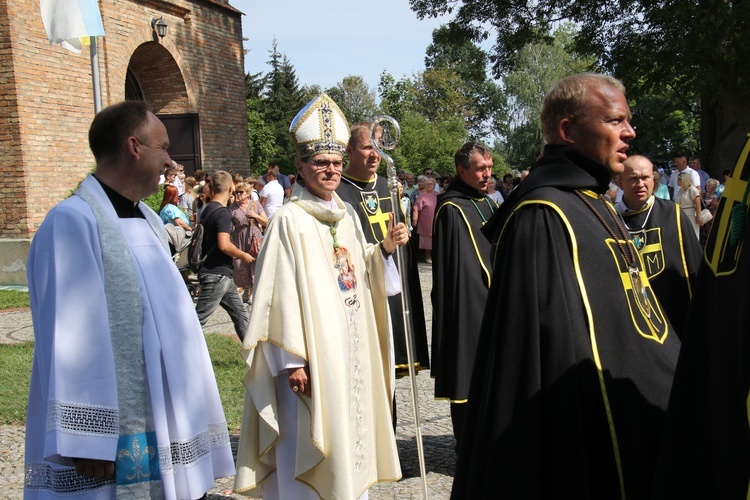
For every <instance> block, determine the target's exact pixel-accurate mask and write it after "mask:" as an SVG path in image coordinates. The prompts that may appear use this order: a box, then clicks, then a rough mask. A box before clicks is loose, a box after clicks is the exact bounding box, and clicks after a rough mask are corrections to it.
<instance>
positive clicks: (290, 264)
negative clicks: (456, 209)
mask: <svg viewBox="0 0 750 500" xmlns="http://www.w3.org/2000/svg"><path fill="white" fill-rule="evenodd" d="M295 194H297V195H298V197H297V198H293V199H292V201H291V202H290V203H288V204H286V205H284V206H283V207H282V208H281V209H280V210H279V211H278V212H277V213H276V215H275V216H274V218H273V220H272V221H271V223H270V225H269V227H268V229H267V232H266V237H265V238H264V243H263V249H262V250H261V253H260V255H259V257H258V263H257V267H256V273H257V274H256V286H255V293H254V296H253V311H252V314H251V317H250V328H249V329H248V333H247V335H246V336H245V340H244V344H243V351H242V354H243V356H244V357H245V359H246V361H247V365H248V368H247V371H246V373H245V380H244V383H245V388H246V392H245V409H244V413H243V423H242V434H241V436H240V444H239V449H238V454H237V476H236V478H235V490H236V491H238V492H240V493H243V494H247V495H252V496H260V495H261V494H262V495H263V497H264V498H267V497H268V496H278V497H280V498H284V499H286V498H290V494H289V493H287V492H288V491H289V490H288V487H289V486H292V490H294V491H293V493H292V495H294V497H295V498H297V495H298V494H300V493H301V496H308V497H312V498H317V497H318V496H319V497H321V498H342V499H356V498H359V497H360V496H361V495H363V494H364V493H365V492H366V491H367V489H368V488H369V487H370V486H372V485H373V484H375V483H378V482H384V481H397V480H398V479H400V477H401V469H400V466H399V462H398V454H397V450H396V442H395V436H394V434H393V428H392V420H391V401H392V390H393V386H392V378H391V374H392V373H393V362H392V358H391V357H390V333H389V330H388V328H389V324H390V321H389V318H388V313H387V303H386V287H385V282H384V272H383V258H382V254H381V250H380V247H379V246H378V245H369V244H368V243H367V242H366V241H365V237H364V234H363V233H362V229H361V227H360V225H359V224H360V223H359V219H358V217H357V215H356V213H355V212H354V209H353V208H352V207H351V206H349V205H347V204H345V203H344V202H342V201H341V199H340V198H339V197H338V196H337V195H336V194H335V193H334V194H333V197H334V201H335V205H336V207H337V208H336V209H333V210H331V209H329V208H328V207H326V206H325V205H324V204H323V203H321V202H320V200H318V199H317V198H315V197H314V196H313V195H311V194H310V193H309V192H307V191H306V190H304V189H301V190H297V191H296V192H295ZM333 233H335V242H337V243H338V245H339V247H338V248H339V253H338V254H336V253H335V251H334V234H333ZM342 249H345V250H342ZM271 345H273V348H272V349H268V347H269V346H271ZM274 351H276V352H281V351H283V352H284V354H285V356H278V357H279V358H285V359H286V360H289V359H293V358H294V357H295V356H296V357H298V358H299V359H301V360H302V361H303V364H306V365H307V366H308V367H309V371H310V384H311V388H312V389H311V390H312V397H311V398H307V397H305V396H302V395H295V394H294V393H292V391H291V389H290V388H289V384H288V381H287V378H286V375H285V373H284V372H283V371H282V373H281V375H279V376H277V375H278V374H279V371H280V370H282V369H283V368H284V363H285V362H284V361H283V360H281V361H274V358H276V357H277V356H276V355H274V354H273V353H274ZM265 482H269V483H271V482H273V483H274V484H273V486H272V487H268V486H271V485H266V484H264V483H265ZM305 491H306V492H307V495H305V494H304V492H305Z"/></svg>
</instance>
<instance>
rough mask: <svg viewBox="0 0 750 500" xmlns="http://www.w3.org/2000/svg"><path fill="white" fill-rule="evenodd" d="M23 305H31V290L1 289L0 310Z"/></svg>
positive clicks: (17, 307) (18, 307)
mask: <svg viewBox="0 0 750 500" xmlns="http://www.w3.org/2000/svg"><path fill="white" fill-rule="evenodd" d="M22 307H29V292H18V291H16V290H0V311H2V310H4V309H20V308H22Z"/></svg>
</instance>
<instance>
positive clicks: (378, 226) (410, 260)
mask: <svg viewBox="0 0 750 500" xmlns="http://www.w3.org/2000/svg"><path fill="white" fill-rule="evenodd" d="M336 194H338V195H339V196H340V197H341V199H342V200H344V201H345V202H347V203H349V204H350V205H351V206H352V207H354V210H355V212H356V213H357V216H358V217H359V221H360V223H361V225H362V231H363V232H364V234H365V238H366V239H367V242H368V243H372V244H374V243H379V242H380V241H383V238H384V237H385V235H386V233H387V231H388V220H389V214H390V213H392V212H393V203H392V201H391V192H390V190H389V189H388V181H387V179H385V178H384V177H380V176H378V175H377V174H376V176H375V179H373V180H371V181H362V180H359V179H355V178H353V177H348V176H347V175H346V174H342V176H341V184H339V187H338V188H337V189H336ZM399 210H400V212H399V214H400V217H401V219H400V220H402V221H403V220H404V214H403V211H401V207H400V204H399ZM402 251H403V252H404V267H405V268H406V269H405V270H404V272H406V275H407V278H408V285H409V290H408V297H409V300H410V302H411V310H410V312H411V316H410V317H411V320H412V334H413V335H414V338H413V341H414V342H413V345H414V350H415V352H414V353H412V355H413V356H414V362H415V365H416V367H417V369H424V368H429V366H430V358H429V350H428V348H427V328H426V326H425V317H424V304H423V301H422V286H421V284H420V281H419V269H418V267H417V259H416V256H415V255H414V254H413V252H412V248H411V247H410V246H409V245H407V246H405V247H403V250H402ZM388 307H389V308H390V314H391V328H392V330H393V346H394V351H395V359H396V368H397V369H398V373H399V376H400V375H401V374H405V373H407V372H406V371H405V369H406V368H408V364H407V359H406V344H405V341H404V337H405V335H404V320H403V316H404V313H403V306H402V304H401V295H400V294H398V295H393V296H391V297H388Z"/></svg>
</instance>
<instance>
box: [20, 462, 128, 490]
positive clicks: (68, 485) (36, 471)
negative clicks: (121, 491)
mask: <svg viewBox="0 0 750 500" xmlns="http://www.w3.org/2000/svg"><path fill="white" fill-rule="evenodd" d="M114 485H115V478H114V477H112V478H109V479H89V478H87V477H84V476H79V475H78V474H76V470H75V468H74V467H52V466H51V465H49V464H46V463H41V462H37V463H31V464H26V474H25V476H24V487H25V488H26V489H34V490H50V491H53V492H55V493H57V494H61V495H65V494H67V495H71V496H72V495H74V494H77V493H82V492H87V491H89V492H90V491H92V490H97V489H100V488H110V487H114Z"/></svg>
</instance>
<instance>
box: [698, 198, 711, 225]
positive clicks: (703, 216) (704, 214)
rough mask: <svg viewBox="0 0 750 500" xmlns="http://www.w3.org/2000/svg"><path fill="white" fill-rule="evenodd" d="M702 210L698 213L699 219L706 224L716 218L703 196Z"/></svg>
mask: <svg viewBox="0 0 750 500" xmlns="http://www.w3.org/2000/svg"><path fill="white" fill-rule="evenodd" d="M700 200H701V212H700V213H699V214H698V219H700V221H701V222H702V223H703V224H705V223H706V222H708V221H710V220H711V219H713V218H714V215H713V214H712V213H711V211H710V210H709V209H708V208H706V204H705V203H704V201H703V197H702V196H701V198H700Z"/></svg>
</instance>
